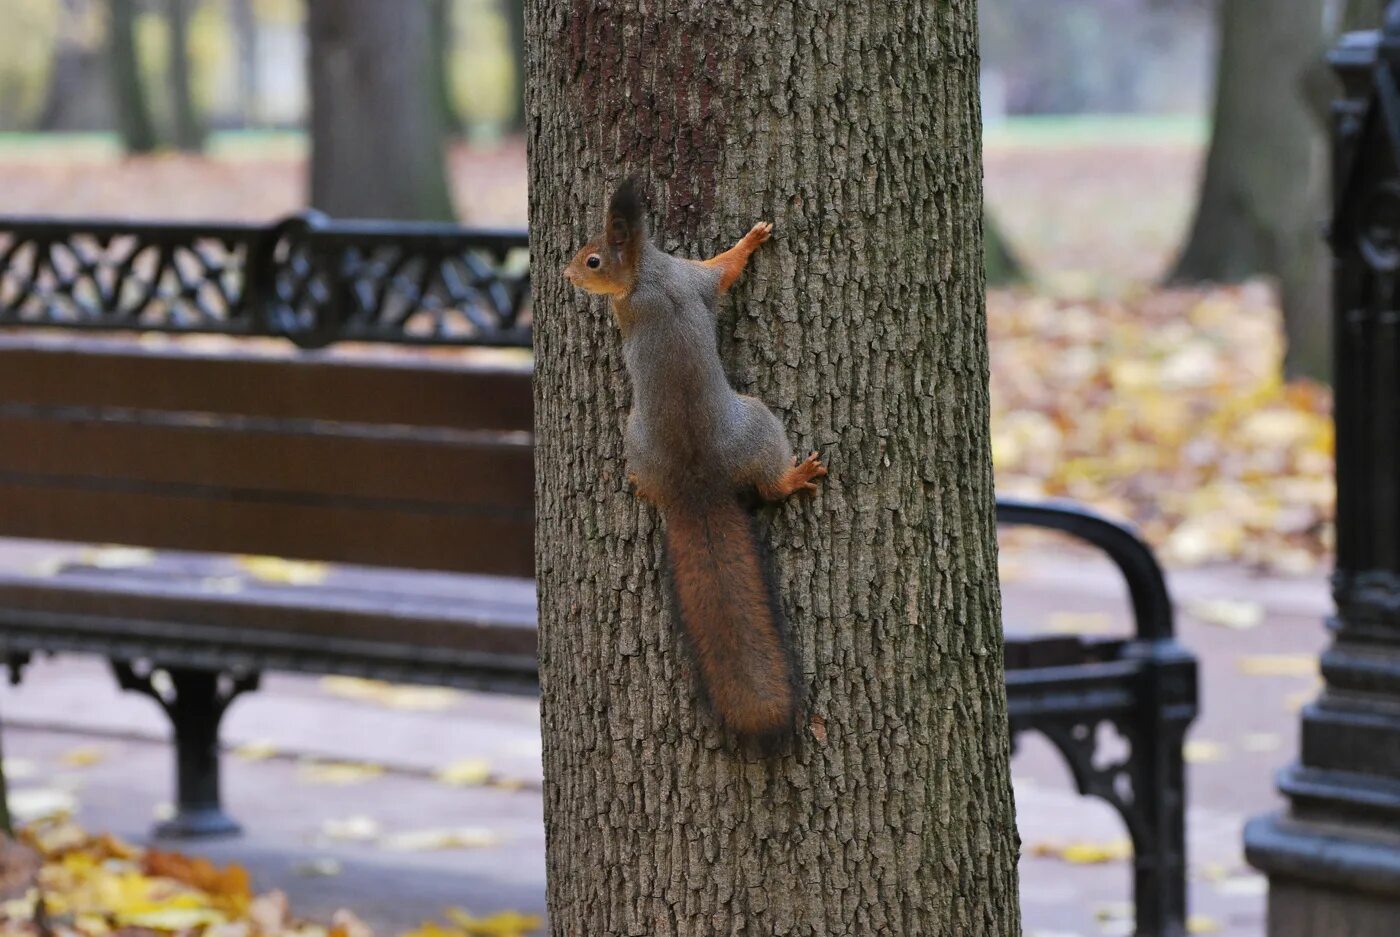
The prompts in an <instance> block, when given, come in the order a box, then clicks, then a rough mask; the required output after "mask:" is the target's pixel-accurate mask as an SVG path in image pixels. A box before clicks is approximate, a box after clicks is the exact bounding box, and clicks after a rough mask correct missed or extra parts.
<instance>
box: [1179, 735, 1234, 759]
mask: <svg viewBox="0 0 1400 937" xmlns="http://www.w3.org/2000/svg"><path fill="white" fill-rule="evenodd" d="M1181 757H1183V758H1184V759H1186V763H1187V764H1189V765H1199V764H1206V763H1208V762H1212V761H1222V760H1224V758H1225V746H1224V745H1221V744H1220V743H1219V742H1211V741H1209V740H1207V739H1192V740H1191V741H1189V742H1187V743H1186V744H1185V745H1183V746H1182V747H1181Z"/></svg>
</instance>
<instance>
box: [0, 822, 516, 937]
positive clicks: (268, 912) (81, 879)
mask: <svg viewBox="0 0 1400 937" xmlns="http://www.w3.org/2000/svg"><path fill="white" fill-rule="evenodd" d="M21 839H22V840H23V843H24V846H25V847H28V849H29V850H33V852H34V853H37V855H38V856H39V858H40V859H41V860H42V862H40V863H35V864H34V865H35V866H36V868H33V869H28V868H27V869H25V870H24V871H25V873H26V877H27V878H28V879H29V881H28V882H27V883H26V882H24V881H19V882H10V883H8V884H9V885H10V887H9V888H8V890H7V891H6V892H5V897H6V898H7V900H4V901H3V902H0V934H4V935H22V937H136V935H146V937H149V935H152V934H176V935H185V937H373V934H372V932H371V930H370V928H369V927H368V926H366V925H365V924H364V922H362V921H360V920H359V919H358V918H356V917H355V916H354V915H353V914H352V913H350V912H348V911H340V912H337V913H336V914H335V915H334V916H333V917H332V919H331V921H330V922H329V923H314V922H308V921H299V920H297V919H295V918H294V917H293V916H292V915H291V912H290V909H289V908H288V906H287V899H286V896H285V895H283V894H282V893H281V892H276V891H272V892H267V893H265V894H261V895H259V894H254V892H253V888H252V883H251V882H250V880H249V876H248V873H247V871H246V870H245V869H243V868H242V867H241V866H237V865H229V866H225V867H223V868H219V867H217V866H215V865H214V864H213V863H211V862H209V861H208V860H206V859H199V858H194V857H191V856H186V855H183V854H181V853H174V852H162V851H160V850H155V849H141V848H138V847H136V846H133V845H130V844H128V843H125V842H122V841H121V840H118V839H116V838H115V837H113V836H109V835H92V834H89V833H87V832H85V831H84V830H82V829H81V828H79V827H78V826H76V825H75V824H73V823H72V821H70V820H67V819H63V818H56V819H50V820H44V821H40V822H37V823H34V824H31V825H30V826H28V827H26V828H25V830H24V831H23V833H21ZM9 851H10V853H15V852H16V847H14V846H10V847H9ZM20 852H23V850H21V851H20ZM447 918H448V923H446V924H439V923H435V922H426V923H424V924H423V925H422V926H421V927H419V928H418V929H416V930H414V931H410V932H409V933H407V934H404V935H402V937H525V935H527V934H530V933H533V932H534V931H536V930H538V928H539V927H540V924H541V922H540V919H539V918H538V917H537V916H534V915H526V914H520V913H518V912H515V911H501V912H497V913H495V914H492V915H489V916H485V917H475V916H472V915H470V914H468V913H467V912H465V911H462V910H460V909H456V908H453V909H449V910H448V911H447Z"/></svg>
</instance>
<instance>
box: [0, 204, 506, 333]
mask: <svg viewBox="0 0 1400 937" xmlns="http://www.w3.org/2000/svg"><path fill="white" fill-rule="evenodd" d="M529 285H530V275H529V256H528V247H527V242H526V238H525V234H524V232H523V231H480V230H473V229H468V228H460V227H456V226H453V225H417V224H400V223H374V222H332V221H328V220H327V219H325V218H324V217H322V216H320V215H318V214H316V213H314V212H309V213H306V214H303V215H297V216H294V217H292V218H288V219H286V220H283V221H281V222H278V223H276V224H273V225H269V226H257V225H217V226H215V225H198V224H137V223H125V222H99V221H83V220H73V221H66V220H53V219H3V218H0V325H7V326H15V325H21V326H45V327H52V328H74V329H96V330H107V331H117V330H123V331H160V332H187V333H207V332H212V333H225V334H237V335H271V336H282V337H286V338H289V339H291V340H293V341H295V342H297V343H298V344H300V345H303V346H307V347H319V346H323V345H327V344H331V343H333V342H338V341H346V340H353V341H370V342H396V343H407V344H434V345H495V346H528V345H529V344H530V289H529Z"/></svg>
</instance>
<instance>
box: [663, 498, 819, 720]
mask: <svg viewBox="0 0 1400 937" xmlns="http://www.w3.org/2000/svg"><path fill="white" fill-rule="evenodd" d="M665 522H666V552H667V556H668V559H669V561H670V567H671V580H672V587H673V589H674V592H675V598H676V604H677V607H678V609H679V612H680V618H681V627H682V628H683V629H684V631H685V636H686V638H687V640H688V641H689V643H690V647H691V650H692V651H693V652H694V654H695V658H696V663H697V665H698V667H699V670H700V679H701V682H702V683H703V686H704V689H705V692H706V694H707V695H708V696H709V700H710V705H711V706H712V707H713V708H714V711H715V714H716V715H717V716H718V717H719V719H720V721H721V722H723V723H724V724H725V725H726V726H728V727H729V728H730V729H732V730H734V731H735V732H736V733H738V734H739V735H741V736H743V737H745V738H752V739H757V740H760V741H775V740H777V739H778V738H779V737H781V736H783V735H787V734H789V733H791V732H792V731H793V730H794V728H795V723H796V718H797V702H798V695H797V683H796V680H795V674H794V665H793V658H792V652H791V649H790V647H789V646H788V643H787V637H786V635H785V633H784V631H783V627H782V619H781V613H780V611H779V607H778V602H777V596H776V595H775V593H774V591H773V587H772V584H771V582H770V581H769V578H768V576H767V571H766V569H765V564H764V557H763V552H762V550H761V548H760V545H759V540H758V534H757V530H756V529H755V527H754V518H753V516H752V515H750V514H749V512H748V511H745V510H744V508H743V507H742V506H741V505H740V504H739V502H738V501H737V500H736V499H733V498H720V499H718V500H716V501H713V502H711V503H709V504H705V505H693V506H692V505H672V506H668V508H667V509H666V511H665Z"/></svg>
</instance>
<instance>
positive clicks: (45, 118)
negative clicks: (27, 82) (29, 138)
mask: <svg viewBox="0 0 1400 937" xmlns="http://www.w3.org/2000/svg"><path fill="white" fill-rule="evenodd" d="M92 6H93V0H63V4H62V5H61V6H60V8H59V14H58V17H59V23H58V36H57V38H56V40H55V42H54V49H53V64H52V66H51V68H50V70H49V87H48V90H47V91H46V92H45V94H44V106H43V108H42V109H41V110H40V111H39V117H38V119H37V120H35V122H34V129H36V130H40V131H47V132H54V131H72V130H110V129H111V128H112V111H111V106H110V96H109V95H108V93H107V87H108V84H109V79H110V75H109V74H108V72H107V67H106V58H107V56H106V54H105V52H104V50H103V48H102V45H101V43H100V42H99V41H96V37H94V36H92V30H90V29H88V28H87V25H88V21H89V20H90V19H91V18H92V12H93V11H92Z"/></svg>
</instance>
